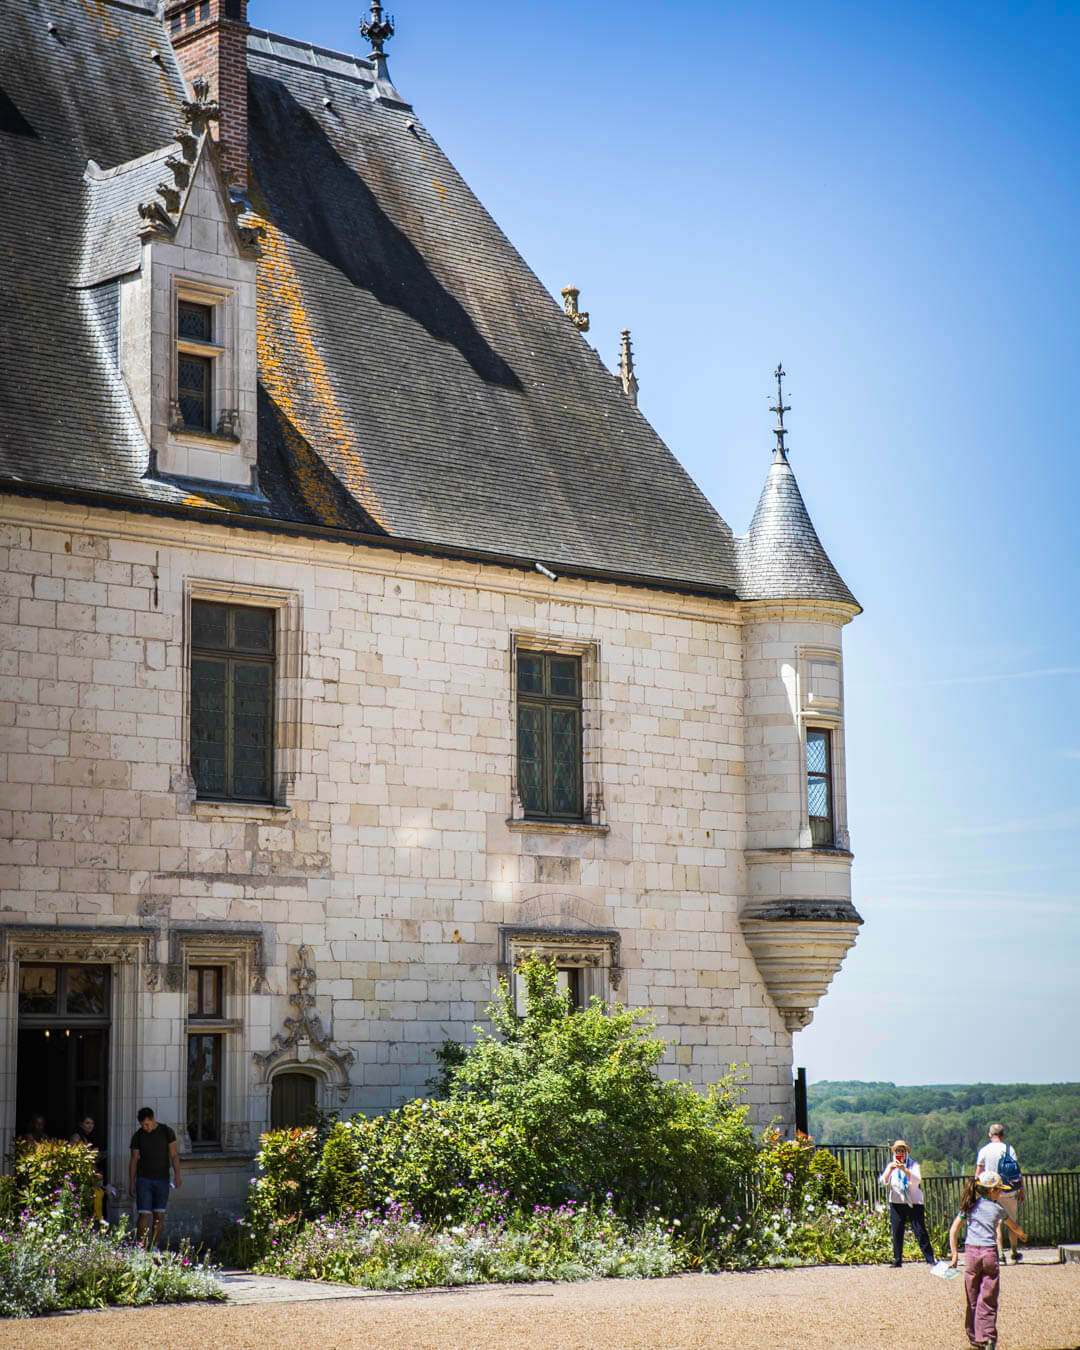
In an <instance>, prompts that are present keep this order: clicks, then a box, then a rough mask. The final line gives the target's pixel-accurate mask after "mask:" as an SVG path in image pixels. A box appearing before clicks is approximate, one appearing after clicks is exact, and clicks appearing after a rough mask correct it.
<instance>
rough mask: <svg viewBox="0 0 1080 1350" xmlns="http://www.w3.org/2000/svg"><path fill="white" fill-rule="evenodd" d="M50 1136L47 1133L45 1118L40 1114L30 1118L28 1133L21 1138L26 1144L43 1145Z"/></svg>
mask: <svg viewBox="0 0 1080 1350" xmlns="http://www.w3.org/2000/svg"><path fill="white" fill-rule="evenodd" d="M48 1137H49V1136H48V1135H47V1134H46V1133H45V1117H44V1116H43V1115H41V1114H40V1113H38V1114H35V1115H32V1116H31V1117H30V1124H29V1125H28V1126H27V1128H26V1133H25V1134H22V1135H20V1136H19V1138H20V1140H21V1142H22V1143H24V1144H31V1145H34V1144H43V1143H44V1142H45V1140H46V1139H47V1138H48Z"/></svg>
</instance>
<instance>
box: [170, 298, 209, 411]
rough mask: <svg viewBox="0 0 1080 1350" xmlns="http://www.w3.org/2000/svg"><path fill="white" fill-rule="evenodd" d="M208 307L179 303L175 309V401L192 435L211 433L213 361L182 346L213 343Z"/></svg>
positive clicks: (191, 303)
mask: <svg viewBox="0 0 1080 1350" xmlns="http://www.w3.org/2000/svg"><path fill="white" fill-rule="evenodd" d="M213 332H214V311H213V306H212V305H197V304H195V303H194V302H193V301H190V300H179V301H177V305H176V336H177V338H178V339H179V341H180V343H181V350H180V351H179V352H177V356H176V397H177V400H178V402H179V404H180V413H181V416H182V417H183V419H184V426H185V427H190V428H191V429H192V430H195V431H209V430H210V429H211V421H210V418H211V410H210V391H211V388H212V384H213V374H214V366H213V358H212V357H210V356H200V355H199V354H198V353H197V352H192V351H190V350H186V349H185V348H184V346H183V344H184V343H189V342H191V343H194V342H206V343H209V342H211V341H212V340H213Z"/></svg>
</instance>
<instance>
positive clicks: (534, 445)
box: [249, 34, 735, 588]
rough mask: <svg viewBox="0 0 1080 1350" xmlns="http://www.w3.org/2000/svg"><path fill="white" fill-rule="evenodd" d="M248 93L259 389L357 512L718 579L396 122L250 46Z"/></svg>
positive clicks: (453, 177)
mask: <svg viewBox="0 0 1080 1350" xmlns="http://www.w3.org/2000/svg"><path fill="white" fill-rule="evenodd" d="M361 78H362V73H361ZM249 90H250V98H249V146H250V158H251V176H250V194H251V199H252V204H253V206H254V208H255V211H256V214H257V215H259V216H260V217H261V219H262V223H263V224H264V225H265V227H266V230H267V236H266V239H265V240H264V257H263V260H262V262H261V264H260V269H259V271H260V288H261V301H260V319H261V320H262V321H263V322H264V324H265V326H266V332H265V333H264V334H263V335H262V336H261V337H260V377H261V379H262V382H263V385H264V387H265V388H266V390H267V393H268V395H269V397H270V399H271V400H272V401H274V402H275V403H277V404H278V406H279V408H280V409H281V411H282V413H283V414H284V415H285V416H286V417H287V418H288V419H289V420H291V421H293V422H294V424H295V425H296V426H297V429H298V430H299V431H300V433H301V434H302V435H303V436H304V438H305V439H306V440H307V441H308V442H309V443H310V444H312V445H314V446H316V447H317V448H318V449H319V452H320V453H321V454H323V456H324V457H325V458H326V459H327V461H328V462H329V463H330V464H331V466H332V468H333V469H334V471H335V473H336V474H337V475H338V476H339V477H340V478H341V479H342V481H343V482H345V483H346V485H347V486H348V487H349V488H350V490H352V491H353V492H354V494H355V495H356V496H357V497H358V499H359V500H360V501H361V502H362V503H363V505H364V506H365V508H366V509H367V510H368V511H369V512H370V513H371V515H372V516H374V518H375V519H376V520H378V521H379V522H380V523H381V524H382V525H383V527H384V528H385V529H386V530H387V531H389V532H390V533H391V534H394V535H398V534H400V535H405V536H408V537H412V538H416V539H423V540H430V541H433V542H437V543H443V544H450V545H459V546H462V547H468V548H475V549H483V550H491V551H493V552H496V553H503V554H513V555H516V556H523V557H532V558H540V559H544V560H545V561H547V562H549V563H551V564H552V565H553V566H555V567H558V566H560V565H562V566H573V565H578V566H583V567H588V568H595V569H600V570H611V571H616V572H623V573H634V574H641V575H644V576H649V577H656V578H663V579H666V580H671V581H678V580H684V581H694V582H697V583H703V584H709V585H714V586H718V587H725V588H733V587H734V581H735V577H734V569H733V566H732V557H731V536H730V531H729V530H728V528H727V526H726V525H725V524H724V523H723V521H722V520H720V518H719V517H718V516H717V515H716V513H715V512H714V511H713V509H712V508H711V506H710V505H709V503H708V502H707V501H706V500H705V498H704V497H703V496H702V494H701V493H700V492H699V491H698V489H697V487H696V486H695V485H694V483H693V482H692V481H691V480H690V478H689V477H688V476H687V474H686V473H685V471H684V470H683V469H682V467H681V466H680V465H679V464H678V462H677V461H676V460H675V459H674V457H673V456H672V455H671V454H670V452H669V451H668V450H667V448H666V447H665V446H664V445H663V443H662V442H661V441H660V439H659V438H658V437H657V435H656V434H655V432H654V431H653V430H652V428H651V427H650V426H649V424H648V423H647V422H646V421H645V419H644V418H643V417H642V416H641V415H640V414H639V413H638V412H637V410H636V409H635V408H634V407H633V406H632V405H631V404H630V402H629V400H627V399H626V397H625V396H624V394H623V393H622V390H621V388H620V386H619V385H618V384H617V383H616V381H615V380H614V378H613V377H612V375H611V374H610V372H609V371H608V370H607V369H606V368H605V367H604V366H603V364H602V363H601V361H600V360H599V358H598V357H597V355H596V353H595V352H594V351H593V349H592V348H591V347H590V346H589V345H588V344H587V343H586V342H585V341H584V340H583V339H582V337H581V336H580V335H579V334H578V333H577V332H576V330H575V329H574V328H573V327H572V326H571V325H570V324H569V323H568V321H567V319H566V316H565V314H564V313H563V311H562V309H561V308H560V307H559V306H558V305H557V304H556V303H555V302H554V301H553V300H552V298H551V297H550V296H549V295H548V293H547V292H546V291H545V290H544V289H543V287H542V286H541V285H540V283H539V282H538V281H537V279H536V278H535V277H534V276H533V274H532V273H531V272H530V271H529V269H528V267H527V266H526V265H525V263H524V262H523V261H522V260H521V258H520V257H519V256H518V254H517V253H516V252H515V250H514V249H513V248H512V247H511V245H510V243H509V242H508V241H507V239H506V238H505V236H504V235H503V234H502V233H501V232H500V230H499V229H498V227H497V226H496V224H495V223H494V221H493V220H492V219H491V217H490V216H489V215H488V214H487V212H486V211H485V210H484V209H483V207H482V206H481V205H480V203H479V202H478V201H477V200H476V198H475V197H474V196H473V195H472V193H471V192H470V191H469V189H468V188H467V187H466V185H465V184H464V182H462V180H461V178H460V177H459V176H458V174H457V172H456V171H455V169H454V168H453V166H452V165H451V164H450V163H449V162H448V160H447V159H446V157H445V156H444V155H443V154H442V152H441V151H440V150H439V148H438V146H437V145H436V144H435V143H434V141H433V140H432V139H431V137H430V136H429V134H428V133H427V132H426V131H425V130H424V128H423V127H422V126H421V125H420V124H419V122H418V121H417V119H416V117H415V114H413V113H412V112H411V111H410V110H409V109H407V108H403V107H400V106H396V105H387V104H384V103H380V102H375V101H373V100H372V99H371V97H370V95H369V90H368V87H367V86H366V84H363V83H361V82H360V80H359V79H358V78H357V76H356V75H353V74H351V73H349V72H348V71H347V69H345V68H343V66H342V63H340V62H338V63H336V64H335V65H334V66H333V67H332V68H331V69H326V68H324V67H323V66H322V65H321V64H319V63H318V61H317V60H315V61H313V60H312V59H311V58H310V57H309V56H308V54H307V50H306V49H305V48H302V47H300V46H299V44H294V43H290V42H288V41H286V40H285V39H281V38H277V37H269V36H267V35H258V34H257V35H253V37H252V40H251V43H250V48H249ZM327 99H329V100H330V104H329V106H326V104H325V100H327ZM287 145H296V146H303V154H282V153H281V147H282V146H287ZM297 334H300V335H301V338H302V340H301V341H296V340H295V339H296V335H297Z"/></svg>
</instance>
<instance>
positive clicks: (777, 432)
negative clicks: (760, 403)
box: [769, 361, 791, 460]
mask: <svg viewBox="0 0 1080 1350" xmlns="http://www.w3.org/2000/svg"><path fill="white" fill-rule="evenodd" d="M786 373H787V372H786V371H785V370H784V365H783V362H781V361H778V362H777V364H776V369H775V370H774V371H773V375H774V376H775V377H776V402H775V403H774V404H773V405H772V406H771V407H770V408H769V411H770V412H774V413H775V414H776V426H775V427H773V435H774V436H775V437H776V453H777V454H778V455H779V456H780V458H781V459H783V460H786V459H787V446H786V445H785V444H784V437H785V436H786V435H787V434H788V433H787V427H785V426H784V414H785V413H786V412H790V411H791V405H790V404H786V403H785V402H784V384H783V381H784V376H785V374H786Z"/></svg>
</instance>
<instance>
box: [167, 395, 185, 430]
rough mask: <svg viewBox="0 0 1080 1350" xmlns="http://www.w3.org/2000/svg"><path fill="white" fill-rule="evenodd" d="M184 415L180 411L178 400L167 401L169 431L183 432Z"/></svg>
mask: <svg viewBox="0 0 1080 1350" xmlns="http://www.w3.org/2000/svg"><path fill="white" fill-rule="evenodd" d="M183 429H184V414H183V412H182V411H181V409H180V400H179V399H178V398H171V399H169V430H170V431H183Z"/></svg>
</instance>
